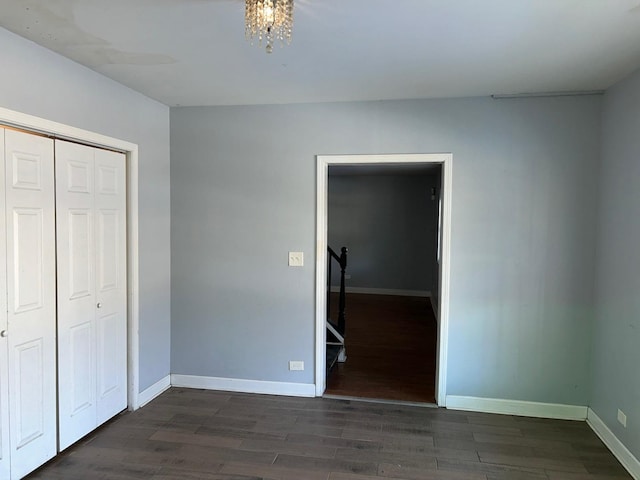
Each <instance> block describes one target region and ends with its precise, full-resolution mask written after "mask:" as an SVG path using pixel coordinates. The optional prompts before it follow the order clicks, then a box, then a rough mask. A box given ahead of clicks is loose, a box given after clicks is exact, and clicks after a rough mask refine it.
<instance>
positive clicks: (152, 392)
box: [138, 375, 171, 408]
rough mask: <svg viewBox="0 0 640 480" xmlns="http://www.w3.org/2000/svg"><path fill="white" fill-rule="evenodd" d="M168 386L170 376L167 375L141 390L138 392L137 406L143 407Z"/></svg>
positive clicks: (169, 384)
mask: <svg viewBox="0 0 640 480" xmlns="http://www.w3.org/2000/svg"><path fill="white" fill-rule="evenodd" d="M170 387H171V376H170V375H167V376H166V377H164V378H161V379H160V380H158V381H157V382H156V383H154V384H153V385H151V386H150V387H149V388H147V389H145V390H143V391H142V392H140V393H139V394H138V408H140V407H144V406H145V405H146V404H147V403H149V402H150V401H151V400H153V399H154V398H156V397H157V396H158V395H160V394H161V393H162V392H164V391H165V390H168V389H169V388H170Z"/></svg>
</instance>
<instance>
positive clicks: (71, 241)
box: [55, 140, 127, 450]
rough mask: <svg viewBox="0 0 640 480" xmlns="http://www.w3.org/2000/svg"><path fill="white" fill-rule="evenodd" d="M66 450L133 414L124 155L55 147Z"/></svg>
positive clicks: (60, 396)
mask: <svg viewBox="0 0 640 480" xmlns="http://www.w3.org/2000/svg"><path fill="white" fill-rule="evenodd" d="M55 151H56V215H57V258H58V399H59V442H60V450H63V449H65V448H67V447H68V446H69V445H71V444H72V443H74V442H75V441H77V440H78V439H80V438H81V437H83V436H84V435H86V434H87V433H89V432H90V431H91V430H93V429H95V428H96V427H97V426H99V425H100V424H102V423H104V422H105V421H107V420H108V419H110V418H111V417H113V416H114V415H116V414H118V413H119V412H121V411H122V410H124V409H125V408H126V407H127V299H126V230H125V229H126V184H125V156H124V154H121V153H116V152H111V151H106V150H102V149H97V148H93V147H88V146H85V145H78V144H74V143H70V142H64V141H58V140H57V141H56V148H55Z"/></svg>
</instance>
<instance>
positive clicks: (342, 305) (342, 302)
mask: <svg viewBox="0 0 640 480" xmlns="http://www.w3.org/2000/svg"><path fill="white" fill-rule="evenodd" d="M328 250H329V261H328V266H327V269H328V274H327V320H329V321H331V317H330V315H331V313H330V312H331V277H332V275H331V273H332V272H331V265H332V262H333V261H334V260H335V261H336V262H338V265H339V267H340V296H339V297H338V324H337V325H336V326H335V328H336V330H337V331H338V333H340V335H341V336H342V337H344V332H345V323H346V318H345V310H346V300H347V299H346V287H345V275H346V269H347V252H348V251H349V250H348V249H347V247H342V248H341V249H340V255H338V254H337V253H336V252H334V251H333V249H332V248H331V247H328ZM331 323H333V322H331Z"/></svg>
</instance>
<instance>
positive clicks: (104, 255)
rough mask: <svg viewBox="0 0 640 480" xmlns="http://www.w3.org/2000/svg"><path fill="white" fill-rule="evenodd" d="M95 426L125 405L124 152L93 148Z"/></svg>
mask: <svg viewBox="0 0 640 480" xmlns="http://www.w3.org/2000/svg"><path fill="white" fill-rule="evenodd" d="M95 172H96V175H95V180H96V187H95V191H96V196H95V203H96V223H97V229H96V232H97V233H96V235H97V242H96V249H97V251H96V277H97V281H96V295H97V301H98V305H99V306H100V308H98V309H97V318H96V331H97V344H98V349H97V381H98V400H97V401H98V425H100V424H102V423H104V422H105V421H107V420H108V419H110V418H111V417H113V416H114V415H116V414H118V413H119V412H121V411H122V410H124V409H125V408H126V407H127V350H126V348H127V298H126V292H127V286H126V176H125V156H124V155H123V154H120V153H115V152H109V151H105V150H96V152H95Z"/></svg>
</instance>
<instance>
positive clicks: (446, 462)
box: [29, 388, 631, 480]
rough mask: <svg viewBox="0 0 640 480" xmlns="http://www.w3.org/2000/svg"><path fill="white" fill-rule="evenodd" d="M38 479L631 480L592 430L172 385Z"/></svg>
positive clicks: (440, 411)
mask: <svg viewBox="0 0 640 480" xmlns="http://www.w3.org/2000/svg"><path fill="white" fill-rule="evenodd" d="M29 478H30V479H31V480H35V479H46V480H61V479H64V480H92V479H113V480H129V479H130V480H136V479H151V480H174V479H175V480H178V479H181V480H182V479H189V480H196V479H199V480H221V479H228V480H259V479H270V480H374V479H378V480H381V479H382V478H386V479H387V480H389V479H405V480H408V479H422V480H425V479H427V480H529V479H531V480H534V479H535V480H541V479H546V480H614V479H630V478H631V477H630V476H629V475H628V474H627V473H626V472H625V471H624V470H623V468H622V467H621V466H620V464H619V463H618V462H617V461H616V460H615V458H614V457H613V455H612V454H611V453H610V452H609V451H608V450H607V449H606V448H605V447H604V445H603V444H602V443H601V442H600V440H599V439H598V438H597V437H596V435H595V434H594V433H593V432H592V431H591V430H590V429H589V427H588V426H587V424H586V423H584V422H568V421H558V420H539V419H531V418H519V417H512V416H500V415H488V414H476V413H460V412H453V411H448V410H446V409H438V408H427V407H416V406H403V405H389V404H374V403H366V402H355V401H349V400H336V399H327V398H289V397H274V396H258V395H249V394H234V393H223V392H211V391H204V390H190V389H182V388H172V389H170V390H168V391H167V392H165V393H164V394H162V395H161V396H160V397H158V398H157V399H155V400H154V401H153V402H151V403H150V404H149V405H147V406H146V407H144V408H142V409H140V410H138V411H137V412H130V413H125V414H123V415H121V416H119V417H117V418H116V419H115V420H114V421H112V422H110V423H109V424H108V425H106V426H105V427H103V428H101V429H99V430H98V431H97V432H95V433H94V434H92V435H91V436H89V437H87V438H86V439H84V440H82V441H81V442H79V443H78V444H76V445H75V446H73V447H71V448H70V449H69V450H67V451H66V452H65V453H63V454H62V455H60V456H59V457H57V458H56V459H55V460H54V461H52V462H51V463H50V464H48V465H47V466H45V467H44V468H42V469H41V470H39V471H37V472H35V473H34V474H33V475H31V476H30V477H29Z"/></svg>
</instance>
